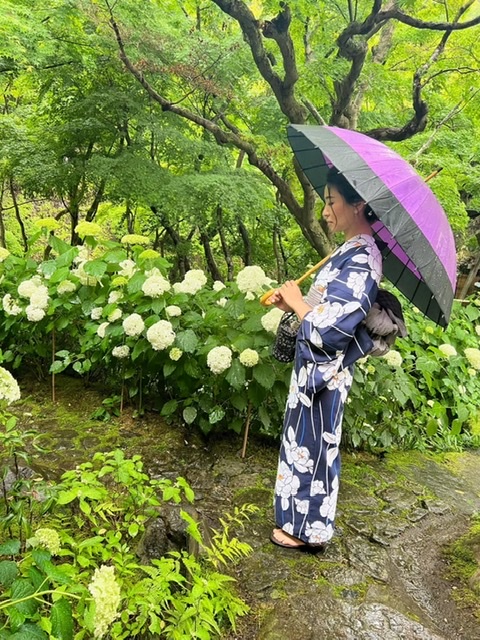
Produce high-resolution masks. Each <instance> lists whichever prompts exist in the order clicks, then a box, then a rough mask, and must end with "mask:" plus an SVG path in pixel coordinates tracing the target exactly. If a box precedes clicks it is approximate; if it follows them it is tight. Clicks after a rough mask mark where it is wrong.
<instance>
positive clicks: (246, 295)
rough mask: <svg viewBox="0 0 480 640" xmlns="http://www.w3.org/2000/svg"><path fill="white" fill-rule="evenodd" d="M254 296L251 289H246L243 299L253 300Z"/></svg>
mask: <svg viewBox="0 0 480 640" xmlns="http://www.w3.org/2000/svg"><path fill="white" fill-rule="evenodd" d="M255 298H256V296H255V294H254V293H253V291H247V293H246V294H245V300H255Z"/></svg>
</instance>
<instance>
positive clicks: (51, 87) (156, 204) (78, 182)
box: [0, 0, 480, 293]
mask: <svg viewBox="0 0 480 640" xmlns="http://www.w3.org/2000/svg"><path fill="white" fill-rule="evenodd" d="M479 14H480V7H479V3H478V2H475V1H474V0H468V1H466V2H465V1H457V0H448V1H447V0H445V1H442V2H437V1H435V0H428V1H427V2H425V1H421V2H420V1H417V0H387V1H386V2H385V1H384V2H381V1H379V0H369V1H366V0H360V1H356V2H353V1H352V0H349V1H345V2H343V1H342V2H340V1H339V2H330V1H329V2H313V1H312V0H292V1H291V2H288V3H286V2H278V1H276V0H266V1H265V2H260V1H259V0H254V1H253V2H243V1H242V0H202V1H199V0H187V1H184V2H181V1H178V0H152V1H149V2H137V1H136V0H118V1H117V2H113V1H110V0H35V1H33V0H15V1H11V2H10V1H9V0H1V2H0V30H1V32H0V33H1V38H0V43H1V44H0V91H1V95H2V99H1V105H0V245H1V246H3V247H6V248H8V250H9V251H11V252H14V253H17V254H19V253H22V252H25V251H27V250H28V249H29V248H31V245H32V243H33V242H34V240H35V232H36V231H38V227H39V225H40V227H42V226H43V228H47V229H48V230H49V231H50V233H55V234H57V235H58V236H59V237H61V238H62V239H64V240H67V241H71V242H72V243H73V244H77V243H79V242H80V239H79V237H78V235H77V234H76V232H75V227H76V226H77V224H78V223H79V222H80V221H83V220H86V221H95V222H98V223H100V224H101V226H102V229H103V230H104V233H105V234H106V237H109V238H112V239H118V238H120V237H122V236H123V235H124V234H125V233H140V234H143V235H146V236H148V237H149V238H151V242H152V245H151V246H152V248H154V249H157V250H159V251H160V252H161V253H162V255H164V256H165V257H167V258H168V259H169V260H170V261H171V262H172V264H173V265H174V269H173V271H172V275H173V277H178V278H181V277H182V276H183V275H184V273H185V272H186V271H187V270H188V269H189V268H192V267H204V268H206V269H207V270H208V272H209V273H210V274H211V276H212V278H213V279H221V280H228V279H230V280H231V279H232V278H233V276H234V274H235V272H236V271H238V269H239V268H241V267H242V266H244V265H251V264H260V265H262V266H263V268H264V269H265V270H266V271H267V272H268V273H269V275H271V276H272V277H276V278H277V279H279V280H281V279H282V278H284V277H285V276H288V275H296V274H298V273H299V272H301V271H303V270H304V267H305V265H306V264H307V263H308V262H309V261H312V260H313V261H316V254H317V253H320V255H324V254H325V253H326V252H327V251H328V250H329V248H330V246H331V243H332V242H333V241H334V240H335V239H332V238H330V237H328V234H327V231H326V229H325V227H324V226H323V225H322V222H321V221H320V219H319V212H320V209H321V204H320V203H319V201H318V198H316V196H315V194H314V193H313V192H312V189H311V187H310V185H309V184H308V183H307V182H306V180H305V179H304V178H303V177H302V175H301V173H300V172H299V170H298V167H297V166H296V164H295V163H294V161H293V157H292V153H291V150H290V148H289V146H288V144H287V142H286V126H287V124H288V123H289V122H292V123H309V124H332V125H336V126H341V127H347V128H352V129H357V130H359V131H362V132H365V133H367V134H368V135H371V136H373V137H375V138H377V139H380V140H382V141H384V142H386V143H387V144H391V146H392V147H393V148H394V149H395V150H396V151H397V152H399V153H400V154H402V155H403V156H404V157H405V158H407V159H408V160H409V161H410V162H411V163H412V165H413V166H415V168H416V169H417V170H418V171H419V172H420V173H421V174H422V175H424V176H428V175H429V174H430V173H431V172H433V171H437V170H438V169H442V171H441V173H439V174H438V175H437V177H435V179H434V180H432V182H431V186H432V189H433V190H434V191H435V193H436V194H437V196H438V198H439V199H440V201H441V202H442V204H443V206H444V208H445V210H446V212H447V215H448V217H449V219H450V222H451V224H452V227H453V229H454V231H455V233H456V237H457V245H458V250H459V257H460V260H461V262H464V263H465V267H464V269H467V268H470V269H471V270H472V273H473V279H474V276H475V274H476V271H477V269H478V266H479V263H478V259H479V258H478V249H477V248H478V241H477V239H476V235H475V232H474V229H473V230H472V228H471V227H469V219H470V218H469V215H468V214H470V217H474V216H475V214H476V213H477V212H478V211H480V169H479V162H478V160H479V153H480V151H479V141H478V136H477V135H476V132H477V128H478V124H479V119H480V93H479V91H480V84H479V82H478V73H479V69H480V63H479V57H480V48H479V46H480V45H479V44H478V41H479V34H480V15H479ZM45 218H49V219H50V218H53V219H54V220H55V221H57V222H58V225H56V224H54V223H53V221H48V220H47V221H45ZM42 219H43V222H42ZM49 225H50V226H49ZM54 227H55V228H54ZM470 284H471V282H470ZM459 293H461V292H459Z"/></svg>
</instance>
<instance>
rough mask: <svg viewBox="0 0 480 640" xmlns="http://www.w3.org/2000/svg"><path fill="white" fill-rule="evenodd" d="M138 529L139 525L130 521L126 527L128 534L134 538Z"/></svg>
mask: <svg viewBox="0 0 480 640" xmlns="http://www.w3.org/2000/svg"><path fill="white" fill-rule="evenodd" d="M139 530H140V527H139V526H138V524H137V523H136V522H132V523H131V525H130V526H129V527H128V535H129V536H131V537H132V538H134V537H135V536H136V535H137V533H138V532H139Z"/></svg>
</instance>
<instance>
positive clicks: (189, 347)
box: [176, 329, 198, 353]
mask: <svg viewBox="0 0 480 640" xmlns="http://www.w3.org/2000/svg"><path fill="white" fill-rule="evenodd" d="M176 343H177V344H178V346H179V347H180V349H181V350H182V351H185V353H194V351H195V349H196V348H197V345H198V338H197V335H196V333H195V332H194V331H192V329H187V330H186V331H181V332H180V333H177V336H176Z"/></svg>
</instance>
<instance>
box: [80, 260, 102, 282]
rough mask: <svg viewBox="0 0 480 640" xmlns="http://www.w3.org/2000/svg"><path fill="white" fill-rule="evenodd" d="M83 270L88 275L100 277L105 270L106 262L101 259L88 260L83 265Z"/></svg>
mask: <svg viewBox="0 0 480 640" xmlns="http://www.w3.org/2000/svg"><path fill="white" fill-rule="evenodd" d="M83 270H84V271H85V273H88V275H90V276H95V277H96V278H101V277H102V276H103V274H104V273H105V271H106V270H107V263H106V262H103V260H90V262H86V263H85V264H84V265H83Z"/></svg>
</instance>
